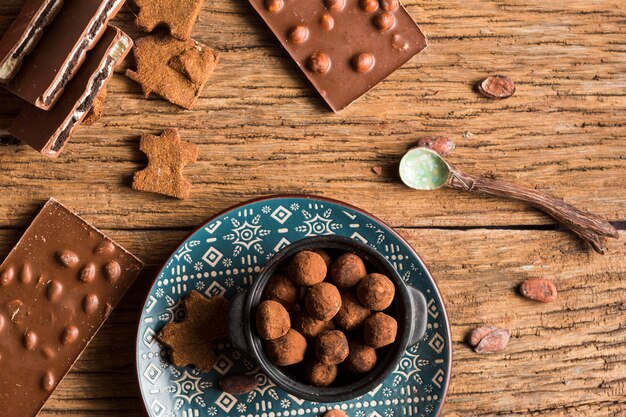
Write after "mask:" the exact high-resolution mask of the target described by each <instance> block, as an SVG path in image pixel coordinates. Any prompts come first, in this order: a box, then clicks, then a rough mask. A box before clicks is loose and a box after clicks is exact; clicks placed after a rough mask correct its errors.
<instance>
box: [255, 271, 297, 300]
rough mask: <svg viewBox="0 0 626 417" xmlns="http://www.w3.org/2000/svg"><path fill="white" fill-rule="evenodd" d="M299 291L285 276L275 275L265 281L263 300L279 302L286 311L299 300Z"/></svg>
mask: <svg viewBox="0 0 626 417" xmlns="http://www.w3.org/2000/svg"><path fill="white" fill-rule="evenodd" d="M300 296H301V289H300V287H299V286H298V285H296V284H295V283H294V282H293V281H292V280H290V279H289V277H287V276H286V275H283V274H276V275H274V276H273V277H272V278H270V279H269V281H267V285H265V289H264V290H263V298H264V299H266V300H274V301H276V302H279V303H281V304H282V305H283V307H285V308H286V309H290V308H292V307H293V306H294V305H296V303H297V302H298V301H299V300H300Z"/></svg>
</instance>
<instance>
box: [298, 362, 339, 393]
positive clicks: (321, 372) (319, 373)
mask: <svg viewBox="0 0 626 417" xmlns="http://www.w3.org/2000/svg"><path fill="white" fill-rule="evenodd" d="M305 377H306V379H307V380H308V381H309V382H310V383H311V384H313V385H315V386H316V387H327V386H329V385H330V384H332V383H333V382H335V379H336V378H337V366H336V365H325V364H323V363H321V362H314V363H312V364H310V365H309V366H307V367H306V369H305Z"/></svg>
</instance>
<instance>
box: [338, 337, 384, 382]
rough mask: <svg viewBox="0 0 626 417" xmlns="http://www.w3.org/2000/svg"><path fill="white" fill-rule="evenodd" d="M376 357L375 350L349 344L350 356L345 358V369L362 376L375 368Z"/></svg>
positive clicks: (352, 343)
mask: <svg viewBox="0 0 626 417" xmlns="http://www.w3.org/2000/svg"><path fill="white" fill-rule="evenodd" d="M377 360H378V355H376V349H374V348H373V347H371V346H366V345H363V344H361V343H359V342H355V341H353V342H350V354H349V355H348V357H347V358H346V362H345V365H346V368H347V369H348V370H350V371H352V372H356V373H359V374H363V373H366V372H369V371H371V370H372V369H374V367H375V366H376V361H377Z"/></svg>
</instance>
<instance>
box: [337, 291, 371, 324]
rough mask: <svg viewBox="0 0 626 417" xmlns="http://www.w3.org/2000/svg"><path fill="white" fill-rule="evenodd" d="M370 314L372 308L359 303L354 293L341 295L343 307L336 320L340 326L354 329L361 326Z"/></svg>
mask: <svg viewBox="0 0 626 417" xmlns="http://www.w3.org/2000/svg"><path fill="white" fill-rule="evenodd" d="M369 315H370V310H369V309H368V308H365V307H363V306H362V305H361V303H359V300H358V299H357V298H356V296H355V295H354V294H352V293H345V294H342V295H341V309H339V312H338V313H337V315H336V316H335V321H336V322H337V324H338V325H339V326H340V327H343V328H344V329H346V330H348V331H352V330H355V329H357V328H358V327H360V326H361V325H362V324H363V322H364V321H365V319H367V318H368V317H369Z"/></svg>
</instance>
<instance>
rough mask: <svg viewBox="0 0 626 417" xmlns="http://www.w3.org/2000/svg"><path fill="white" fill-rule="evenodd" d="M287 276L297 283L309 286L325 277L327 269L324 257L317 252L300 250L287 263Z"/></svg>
mask: <svg viewBox="0 0 626 417" xmlns="http://www.w3.org/2000/svg"><path fill="white" fill-rule="evenodd" d="M288 270H289V277H290V278H291V279H292V280H293V282H295V283H296V284H298V285H302V286H305V287H311V286H313V285H316V284H319V283H320V282H322V281H324V278H326V273H327V271H328V269H327V268H326V262H324V258H322V256H321V255H320V254H318V253H315V252H310V251H302V252H300V253H297V254H296V255H295V256H294V257H293V259H292V260H291V262H290V263H289V267H288Z"/></svg>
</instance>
